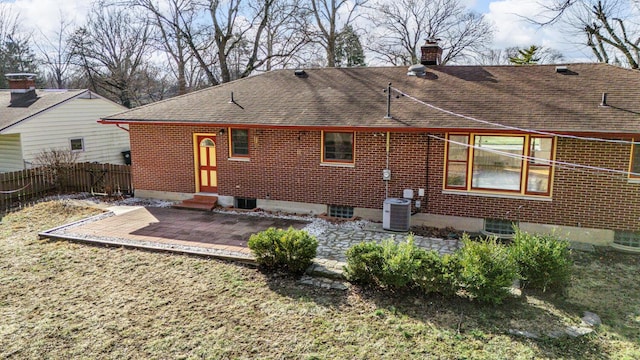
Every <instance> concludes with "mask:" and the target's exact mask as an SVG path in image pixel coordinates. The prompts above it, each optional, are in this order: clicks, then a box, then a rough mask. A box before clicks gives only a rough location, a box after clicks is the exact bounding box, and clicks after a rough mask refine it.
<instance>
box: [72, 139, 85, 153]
mask: <svg viewBox="0 0 640 360" xmlns="http://www.w3.org/2000/svg"><path fill="white" fill-rule="evenodd" d="M74 140H80V143H81V144H82V149H80V150H74V149H73V141H74ZM69 148H70V149H71V152H84V151H85V150H86V148H85V145H84V138H83V137H76V138H70V139H69Z"/></svg>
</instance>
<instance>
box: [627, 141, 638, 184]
mask: <svg viewBox="0 0 640 360" xmlns="http://www.w3.org/2000/svg"><path fill="white" fill-rule="evenodd" d="M631 173H632V174H629V176H630V177H632V178H634V179H640V144H633V145H632V147H631Z"/></svg>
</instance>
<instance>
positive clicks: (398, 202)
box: [382, 198, 411, 231]
mask: <svg viewBox="0 0 640 360" xmlns="http://www.w3.org/2000/svg"><path fill="white" fill-rule="evenodd" d="M410 227H411V200H409V199H396V198H389V199H386V200H385V201H384V205H383V206H382V228H383V229H385V230H392V231H409V228H410Z"/></svg>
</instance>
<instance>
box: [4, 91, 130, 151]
mask: <svg viewBox="0 0 640 360" xmlns="http://www.w3.org/2000/svg"><path fill="white" fill-rule="evenodd" d="M123 110H124V108H123V107H121V106H119V105H117V104H115V103H112V102H110V101H107V100H104V99H101V98H94V99H78V98H76V99H73V100H70V101H68V102H66V103H63V104H62V105H59V106H57V107H54V108H52V109H51V110H48V111H45V112H44V113H42V114H40V115H38V116H35V117H33V118H31V119H29V120H27V121H24V122H22V123H20V124H18V125H16V126H15V127H13V128H10V129H8V131H6V132H7V133H19V134H21V137H22V154H23V157H24V160H25V161H27V162H33V159H34V158H35V157H36V155H37V154H38V153H40V152H42V151H46V150H49V149H65V150H67V149H68V150H71V143H70V140H71V139H75V138H82V139H83V140H84V151H82V152H80V156H79V159H78V161H79V162H85V161H91V162H93V161H97V162H101V163H111V164H124V159H123V157H122V151H125V150H129V133H128V132H127V131H124V130H122V129H119V128H117V127H116V126H115V125H102V124H98V123H97V121H98V119H100V118H101V117H104V116H107V115H111V114H114V113H117V112H121V111H123Z"/></svg>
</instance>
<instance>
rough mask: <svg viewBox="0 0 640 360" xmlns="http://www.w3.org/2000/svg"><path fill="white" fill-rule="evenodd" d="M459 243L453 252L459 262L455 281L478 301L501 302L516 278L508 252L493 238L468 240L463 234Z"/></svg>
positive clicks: (516, 273) (514, 266)
mask: <svg viewBox="0 0 640 360" xmlns="http://www.w3.org/2000/svg"><path fill="white" fill-rule="evenodd" d="M462 242H463V247H462V248H461V249H460V250H458V252H457V253H456V256H457V258H458V261H459V263H460V272H459V281H460V282H461V284H462V285H463V287H464V288H465V290H467V292H469V294H470V295H472V296H473V297H475V298H477V299H478V300H479V301H483V302H489V303H493V304H499V303H501V302H502V301H503V300H504V299H505V298H506V297H507V296H508V295H509V287H510V286H511V285H512V284H513V281H514V280H515V279H516V277H517V275H518V271H517V270H518V268H517V265H516V262H515V260H514V259H513V257H512V256H511V254H510V251H509V250H508V249H507V248H506V247H505V246H503V245H501V244H499V243H498V242H497V239H496V238H495V237H491V238H487V239H484V240H481V241H471V240H470V239H469V236H468V235H467V234H464V235H463V237H462Z"/></svg>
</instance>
